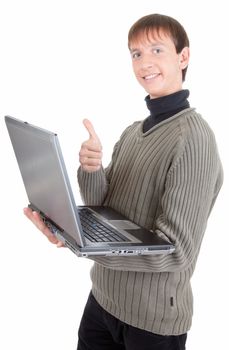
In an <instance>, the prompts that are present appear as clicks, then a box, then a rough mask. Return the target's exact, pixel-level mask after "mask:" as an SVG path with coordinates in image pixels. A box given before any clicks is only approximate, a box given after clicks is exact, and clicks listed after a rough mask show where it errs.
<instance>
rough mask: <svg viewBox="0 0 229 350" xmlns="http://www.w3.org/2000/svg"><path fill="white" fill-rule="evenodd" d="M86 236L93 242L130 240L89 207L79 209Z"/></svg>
mask: <svg viewBox="0 0 229 350" xmlns="http://www.w3.org/2000/svg"><path fill="white" fill-rule="evenodd" d="M79 216H80V221H81V225H82V229H83V232H84V236H85V237H86V238H87V239H88V240H89V241H91V242H128V241H129V240H128V239H127V238H126V237H125V236H123V235H122V234H121V233H119V232H118V231H117V230H116V229H115V228H112V227H111V226H109V225H106V223H104V222H102V221H101V220H99V219H97V217H96V216H95V215H94V214H93V213H92V212H91V211H90V210H88V209H86V208H85V209H80V210H79Z"/></svg>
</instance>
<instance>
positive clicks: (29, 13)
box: [0, 0, 229, 350]
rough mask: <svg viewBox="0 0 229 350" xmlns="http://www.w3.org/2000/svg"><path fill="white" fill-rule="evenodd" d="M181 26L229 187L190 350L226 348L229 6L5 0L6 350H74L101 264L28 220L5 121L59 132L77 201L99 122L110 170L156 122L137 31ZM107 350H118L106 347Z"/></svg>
mask: <svg viewBox="0 0 229 350" xmlns="http://www.w3.org/2000/svg"><path fill="white" fill-rule="evenodd" d="M155 12H158V13H163V14H167V15H171V16H173V17H175V18H176V19H178V20H179V21H180V22H181V23H182V24H183V25H184V27H185V28H186V30H187V32H188V34H189V38H190V42H191V61H190V65H189V68H188V74H187V81H186V83H185V87H186V88H189V89H190V91H191V94H190V99H189V100H190V103H191V106H194V107H196V108H197V110H198V111H199V112H200V113H201V114H202V115H203V116H204V118H205V119H206V120H207V121H208V123H209V124H210V125H211V127H212V129H213V130H214V132H215V135H216V138H217V142H218V147H219V151H220V155H221V158H222V162H223V166H224V172H225V182H224V186H223V188H222V191H221V193H220V195H219V197H218V200H217V203H216V205H215V207H214V210H213V212H212V215H211V218H210V220H209V222H208V227H207V230H206V234H205V238H204V241H203V245H202V249H201V252H200V257H199V260H198V264H197V267H196V271H195V274H194V277H193V279H192V285H193V292H194V300H195V303H194V318H193V326H192V330H191V331H190V332H189V337H188V344H187V349H188V350H198V349H208V350H211V349H212V350H213V349H225V348H226V347H227V345H225V343H227V340H226V339H227V332H228V312H229V304H228V295H229V290H228V284H227V279H228V265H229V264H228V245H229V239H228V225H227V222H226V218H227V216H228V194H229V193H228V139H229V135H228V124H227V119H228V116H229V113H228V100H227V96H228V77H229V71H228V61H229V57H228V56H229V55H228V16H227V10H226V1H222V0H218V1H216V2H207V1H206V2H205V1H204V2H201V1H198V2H194V1H192V2H191V1H189V2H186V1H178V0H176V1H170V0H169V1H157V2H155V1H152V0H151V1H147V0H141V1H124V0H123V1H105V0H100V1H99V0H98V1H93V0H91V1H88V0H82V1H76V0H75V1H73V0H72V1H70V0H64V1H59V0H55V1H52V0H39V1H33V0H27V1H26V0H21V1H18V0H15V1H13V0H1V1H0V143H1V144H0V159H1V170H0V176H1V181H0V186H1V188H0V199H1V200H0V205H1V211H0V212H1V233H0V234H1V244H0V334H1V335H0V348H1V349H4V350H13V349H23V350H30V349H33V350H38V349H39V350H40V349H44V350H46V349H55V350H60V349H61V350H63V349H64V350H72V349H75V348H76V342H77V329H78V325H79V321H80V318H81V314H82V311H83V308H84V304H85V301H86V299H87V295H88V292H89V290H90V286H91V284H90V278H89V271H90V268H91V264H92V263H91V262H90V261H88V260H86V259H79V258H77V257H75V256H74V254H73V253H72V252H70V251H69V250H67V249H57V248H56V247H55V246H53V245H51V244H49V243H48V241H47V240H46V238H45V237H43V236H42V234H41V233H40V232H39V231H37V230H36V229H35V228H34V227H33V226H32V224H31V223H30V222H28V221H27V219H26V218H25V217H24V216H23V214H22V209H23V207H24V206H26V205H27V198H26V195H25V191H24V187H23V184H22V180H21V177H20V174H19V171H18V168H17V164H16V161H15V158H14V155H13V151H12V147H11V144H10V141H9V138H8V135H7V133H6V128H5V125H4V118H3V117H4V115H6V114H8V115H12V116H14V117H17V118H20V119H23V120H27V121H28V122H31V123H33V124H38V125H39V126H42V127H45V128H48V129H51V130H52V131H55V132H57V133H58V134H59V138H60V142H61V145H62V148H63V152H64V156H65V158H66V163H67V168H68V171H69V174H70V179H71V182H72V186H73V189H74V194H75V197H76V201H77V202H78V203H81V199H80V196H79V192H78V185H77V181H76V170H77V168H78V165H79V164H78V151H79V148H80V144H81V142H82V141H83V140H84V139H85V138H87V133H86V132H85V130H84V128H83V126H82V119H83V118H85V117H87V118H89V119H91V120H92V122H93V123H94V126H95V129H96V130H97V133H98V135H99V136H100V138H101V140H102V143H103V148H104V165H107V163H108V161H109V159H110V156H111V152H112V147H113V145H114V143H115V142H116V140H117V139H118V138H119V135H120V133H121V131H122V130H123V129H124V128H125V127H126V126H127V125H128V124H129V123H132V122H133V121H135V120H138V119H143V118H145V117H147V116H148V111H147V109H146V106H145V102H144V97H145V95H146V94H145V92H144V91H142V89H141V87H139V86H138V84H137V82H136V81H135V78H134V77H133V74H132V69H131V62H130V57H129V53H128V49H127V33H128V30H129V28H130V26H131V25H132V24H133V23H134V22H135V21H136V20H137V19H138V18H140V17H141V16H143V15H146V14H149V13H155ZM108 350H109V349H108Z"/></svg>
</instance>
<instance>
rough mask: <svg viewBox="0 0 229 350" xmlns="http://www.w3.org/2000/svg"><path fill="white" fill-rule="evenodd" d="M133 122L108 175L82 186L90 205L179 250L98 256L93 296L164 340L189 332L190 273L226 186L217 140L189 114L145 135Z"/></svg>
mask: <svg viewBox="0 0 229 350" xmlns="http://www.w3.org/2000/svg"><path fill="white" fill-rule="evenodd" d="M142 127H143V122H135V123H134V124H132V125H131V126H129V127H128V128H127V129H126V130H125V131H124V133H123V134H122V136H121V138H120V140H119V142H118V143H117V144H116V145H115V147H114V152H113V156H112V161H111V163H110V165H109V166H108V167H107V169H105V170H104V169H101V170H99V171H97V172H95V173H86V172H84V171H82V169H81V168H80V169H79V171H78V180H79V185H80V189H81V195H82V198H83V200H84V202H85V203H86V204H88V205H89V204H90V205H101V204H103V205H105V206H110V207H112V208H114V209H116V210H118V211H119V212H120V213H123V214H124V215H125V216H127V217H128V218H130V219H131V220H133V221H134V222H136V223H137V224H139V225H141V226H143V227H146V228H148V229H152V228H153V229H154V230H155V231H156V232H158V233H159V234H164V235H166V236H167V237H168V238H169V239H170V240H171V241H172V242H174V243H175V247H176V250H175V252H174V253H173V254H170V255H156V256H138V257H97V258H95V259H94V260H95V261H96V262H95V264H94V266H93V268H92V270H91V279H92V292H93V294H94V296H95V298H96V299H97V301H98V302H99V304H100V305H101V306H102V307H103V308H104V309H105V310H107V311H108V312H109V313H111V314H112V315H114V316H115V317H117V318H118V319H120V320H122V321H123V322H126V323H128V324H130V325H132V326H135V327H139V328H142V329H145V330H148V331H151V332H153V333H157V334H163V335H177V334H182V333H186V332H187V331H188V330H189V329H190V326H191V320H192V312H193V301H192V291H191V285H190V279H191V276H192V274H193V271H194V268H195V264H196V260H197V256H198V253H199V250H200V245H201V241H202V238H203V234H204V231H205V229H206V224H207V219H208V216H209V214H210V211H211V209H212V207H213V205H214V202H215V199H216V197H217V194H218V192H219V190H220V187H221V185H222V181H223V173H222V167H221V162H220V159H219V155H218V151H217V146H216V142H215V138H214V134H213V132H212V131H211V129H210V128H209V126H208V124H207V123H206V121H204V119H203V118H202V117H201V116H200V115H199V114H197V113H196V112H195V110H194V109H191V108H188V109H185V110H183V111H182V112H180V113H178V114H176V115H174V116H173V117H171V118H169V119H166V120H165V121H164V122H161V123H160V124H157V125H156V126H154V127H153V128H152V129H150V130H149V131H148V132H146V133H145V134H143V133H142Z"/></svg>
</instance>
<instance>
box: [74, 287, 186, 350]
mask: <svg viewBox="0 0 229 350" xmlns="http://www.w3.org/2000/svg"><path fill="white" fill-rule="evenodd" d="M186 338H187V334H182V335H178V336H163V335H157V334H153V333H151V332H147V331H144V330H142V329H139V328H135V327H132V326H130V325H128V324H126V323H124V322H122V321H120V320H118V319H117V318H115V317H114V316H112V315H111V314H109V313H108V312H107V311H105V310H104V309H103V308H102V307H101V306H100V305H99V304H98V303H97V301H96V300H95V298H94V297H93V295H92V293H90V295H89V298H88V301H87V304H86V306H85V310H84V313H83V317H82V320H81V323H80V327H79V340H78V347H77V350H185V343H186Z"/></svg>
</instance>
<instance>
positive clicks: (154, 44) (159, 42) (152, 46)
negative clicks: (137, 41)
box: [130, 41, 165, 53]
mask: <svg viewBox="0 0 229 350" xmlns="http://www.w3.org/2000/svg"><path fill="white" fill-rule="evenodd" d="M149 46H150V47H151V48H154V47H157V46H163V47H165V44H163V43H162V42H161V41H156V42H154V43H153V44H150V45H149ZM135 51H140V49H139V48H137V47H136V48H135V47H134V48H132V49H131V48H130V52H131V53H132V52H135Z"/></svg>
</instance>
